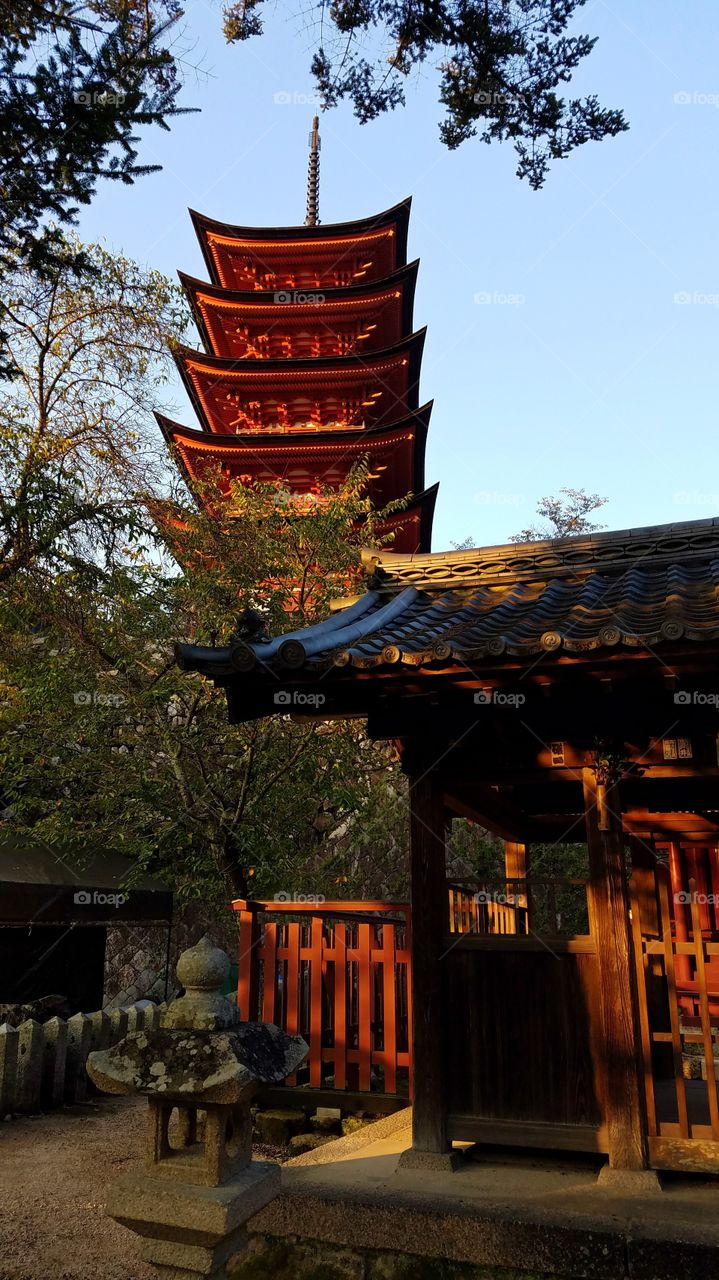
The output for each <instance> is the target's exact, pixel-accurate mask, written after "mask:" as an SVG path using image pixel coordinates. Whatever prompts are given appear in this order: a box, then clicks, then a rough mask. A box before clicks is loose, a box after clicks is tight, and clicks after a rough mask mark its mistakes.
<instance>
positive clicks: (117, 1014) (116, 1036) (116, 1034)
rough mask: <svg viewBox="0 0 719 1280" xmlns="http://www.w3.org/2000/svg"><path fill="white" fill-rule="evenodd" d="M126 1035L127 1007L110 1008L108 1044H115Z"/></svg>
mask: <svg viewBox="0 0 719 1280" xmlns="http://www.w3.org/2000/svg"><path fill="white" fill-rule="evenodd" d="M126 1035H127V1009H112V1010H111V1012H110V1044H111V1045H113V1044H117V1043H118V1041H120V1040H124V1039H125V1036H126Z"/></svg>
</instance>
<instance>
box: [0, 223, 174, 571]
mask: <svg viewBox="0 0 719 1280" xmlns="http://www.w3.org/2000/svg"><path fill="white" fill-rule="evenodd" d="M63 243H65V244H67V246H68V254H67V255H63V257H64V259H65V260H64V261H63V262H62V263H61V264H59V265H58V266H57V267H56V269H55V271H54V272H53V273H52V275H46V276H44V277H38V276H37V275H36V274H35V273H34V272H33V271H31V270H30V268H29V267H27V266H26V265H24V264H22V263H19V264H16V265H15V267H14V269H13V270H12V271H9V272H8V273H7V274H6V276H5V278H4V281H3V292H4V297H5V323H6V329H7V353H8V357H9V360H10V362H11V363H12V366H13V369H14V372H15V377H14V378H13V379H12V380H10V381H6V382H5V383H3V384H0V584H2V585H3V586H4V587H5V589H7V588H8V585H9V583H10V582H11V580H12V579H13V578H15V576H16V575H18V574H20V573H24V574H35V575H39V577H40V580H41V581H44V580H45V578H46V577H47V575H48V574H50V573H52V572H55V571H57V570H59V569H60V568H64V569H68V568H71V567H72V566H74V565H76V564H83V563H86V562H93V563H97V562H98V561H99V559H100V557H101V556H102V555H111V554H112V551H113V547H114V546H115V544H116V542H117V540H118V539H120V541H121V542H124V541H126V540H128V539H130V538H131V537H132V536H133V530H135V531H137V530H139V529H140V528H141V527H142V525H143V523H145V524H147V523H148V522H147V516H146V513H145V509H144V506H143V505H142V504H141V502H140V500H139V497H138V494H137V490H138V489H139V488H140V486H141V485H142V486H143V487H147V486H148V482H149V481H150V476H151V474H152V472H153V470H154V471H155V472H156V473H157V472H158V471H159V468H160V465H161V454H160V450H159V441H158V440H157V438H156V434H155V432H154V431H152V432H151V433H149V432H148V426H149V414H150V411H151V409H152V408H153V407H158V408H159V407H161V401H160V397H159V392H160V388H161V387H162V385H163V383H165V382H167V380H168V377H169V373H170V365H171V361H170V356H169V351H168V348H167V344H168V341H169V340H171V339H172V338H173V337H174V336H175V335H179V334H181V332H182V330H183V327H184V324H185V322H186V317H185V313H184V312H183V311H182V309H181V304H180V297H179V292H178V291H177V290H176V289H175V287H174V286H173V285H171V284H170V283H169V281H167V280H166V279H165V278H164V277H163V276H161V275H160V274H159V273H158V272H154V271H144V270H142V269H141V268H140V267H138V266H137V264H136V263H133V262H131V261H129V260H128V259H127V258H123V257H117V256H113V255H112V254H110V253H108V252H107V250H105V249H103V248H102V247H101V246H97V245H94V246H89V247H87V248H84V249H83V250H82V253H83V256H84V257H85V259H86V260H87V262H88V263H89V264H90V267H91V271H90V273H89V274H88V275H86V276H85V277H84V278H83V279H82V280H78V279H77V277H76V275H75V272H74V270H73V268H72V266H71V264H70V261H69V258H71V257H74V256H76V254H77V253H78V252H80V246H79V244H78V242H76V241H74V240H70V241H65V242H63Z"/></svg>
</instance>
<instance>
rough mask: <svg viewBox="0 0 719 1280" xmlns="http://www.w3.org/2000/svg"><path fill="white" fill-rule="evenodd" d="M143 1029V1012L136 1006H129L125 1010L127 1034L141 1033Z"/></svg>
mask: <svg viewBox="0 0 719 1280" xmlns="http://www.w3.org/2000/svg"><path fill="white" fill-rule="evenodd" d="M144 1027H145V1010H144V1009H139V1008H138V1006H137V1005H136V1004H133V1005H131V1006H130V1008H129V1009H128V1010H127V1034H128V1035H130V1033H131V1032H133V1031H143V1030H144Z"/></svg>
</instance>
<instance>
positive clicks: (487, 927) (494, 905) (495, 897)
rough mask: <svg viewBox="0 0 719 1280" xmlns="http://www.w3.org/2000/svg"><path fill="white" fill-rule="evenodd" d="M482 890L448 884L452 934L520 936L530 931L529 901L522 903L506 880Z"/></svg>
mask: <svg viewBox="0 0 719 1280" xmlns="http://www.w3.org/2000/svg"><path fill="white" fill-rule="evenodd" d="M501 884H502V887H501V889H500V887H499V881H497V882H496V885H494V887H490V886H489V884H483V885H482V886H481V888H467V886H466V885H458V884H448V885H447V892H448V895H449V931H450V933H496V934H521V933H526V932H527V906H526V898H524V899H523V900H522V901H520V899H519V896H518V895H517V894H516V893H514V892H513V891H512V888H511V886H508V884H507V882H506V881H502V882H501Z"/></svg>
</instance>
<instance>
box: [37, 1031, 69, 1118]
mask: <svg viewBox="0 0 719 1280" xmlns="http://www.w3.org/2000/svg"><path fill="white" fill-rule="evenodd" d="M43 1032H44V1035H45V1054H44V1060H43V1066H42V1091H41V1101H42V1104H43V1106H44V1107H61V1106H62V1101H63V1096H64V1093H65V1070H66V1065H67V1023H66V1022H63V1020H62V1018H51V1019H50V1021H49V1022H46V1023H45V1025H44V1027H43Z"/></svg>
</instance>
